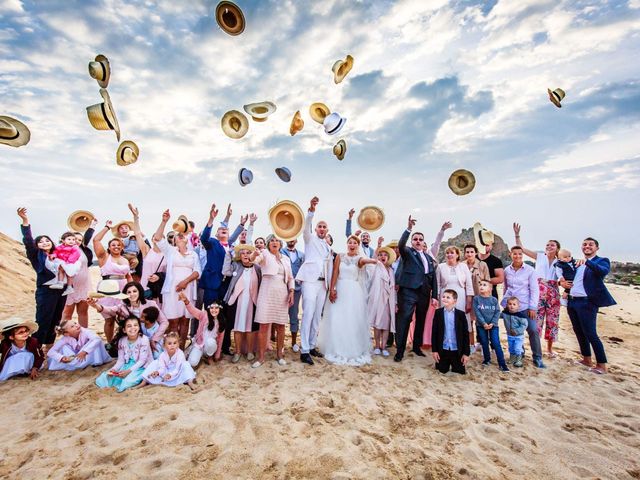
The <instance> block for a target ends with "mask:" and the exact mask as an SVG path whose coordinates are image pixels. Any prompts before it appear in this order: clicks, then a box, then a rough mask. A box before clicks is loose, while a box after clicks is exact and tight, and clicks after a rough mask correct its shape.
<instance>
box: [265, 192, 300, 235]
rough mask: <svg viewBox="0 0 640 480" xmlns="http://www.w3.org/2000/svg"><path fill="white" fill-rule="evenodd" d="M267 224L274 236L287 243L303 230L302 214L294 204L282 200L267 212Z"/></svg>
mask: <svg viewBox="0 0 640 480" xmlns="http://www.w3.org/2000/svg"><path fill="white" fill-rule="evenodd" d="M269 223H271V228H272V229H273V233H274V235H275V236H276V237H278V238H279V239H281V240H282V241H284V242H288V241H289V240H293V239H295V238H297V237H298V235H300V232H301V231H302V229H303V228H304V213H303V212H302V209H301V208H300V207H299V206H298V205H297V204H296V203H295V202H292V201H291V200H283V201H281V202H278V203H276V204H275V205H274V206H273V207H271V209H270V210H269Z"/></svg>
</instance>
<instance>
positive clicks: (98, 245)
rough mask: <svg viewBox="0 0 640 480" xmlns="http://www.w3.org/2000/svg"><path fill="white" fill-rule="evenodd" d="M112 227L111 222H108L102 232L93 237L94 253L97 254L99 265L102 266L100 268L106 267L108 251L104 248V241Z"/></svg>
mask: <svg viewBox="0 0 640 480" xmlns="http://www.w3.org/2000/svg"><path fill="white" fill-rule="evenodd" d="M111 225H112V223H111V220H107V222H106V223H105V224H104V227H102V230H100V231H99V232H98V233H97V234H96V236H95V237H93V251H94V252H95V254H96V257H98V263H99V264H100V266H102V265H104V262H105V261H106V259H107V251H106V250H105V249H104V247H103V246H102V239H103V238H104V236H105V235H106V234H107V232H108V231H109V230H111Z"/></svg>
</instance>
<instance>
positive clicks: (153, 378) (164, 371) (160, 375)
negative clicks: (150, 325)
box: [139, 332, 196, 390]
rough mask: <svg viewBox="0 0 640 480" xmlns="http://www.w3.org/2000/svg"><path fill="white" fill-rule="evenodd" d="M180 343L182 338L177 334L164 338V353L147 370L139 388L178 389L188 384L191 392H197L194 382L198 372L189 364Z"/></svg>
mask: <svg viewBox="0 0 640 480" xmlns="http://www.w3.org/2000/svg"><path fill="white" fill-rule="evenodd" d="M179 343H180V336H179V335H178V334H177V333H176V332H169V333H167V334H166V335H165V336H164V352H162V353H161V354H160V356H159V357H158V359H157V360H154V361H153V362H151V363H150V364H149V366H147V368H145V370H144V373H143V374H142V379H143V380H142V383H141V384H140V385H139V387H144V386H145V385H147V384H152V385H164V386H165V387H177V386H178V385H183V384H185V383H186V384H187V385H189V388H190V389H191V390H195V388H196V387H195V385H194V384H193V382H194V379H195V378H196V372H194V371H193V368H192V367H191V365H190V364H189V362H187V359H186V358H185V356H184V352H183V351H182V350H180V347H179Z"/></svg>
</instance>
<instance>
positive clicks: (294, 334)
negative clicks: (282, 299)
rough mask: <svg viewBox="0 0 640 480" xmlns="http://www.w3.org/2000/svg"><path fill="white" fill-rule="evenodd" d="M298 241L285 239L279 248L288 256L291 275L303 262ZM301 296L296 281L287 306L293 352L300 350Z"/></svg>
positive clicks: (302, 254) (299, 286) (300, 286)
mask: <svg viewBox="0 0 640 480" xmlns="http://www.w3.org/2000/svg"><path fill="white" fill-rule="evenodd" d="M297 243H298V240H297V239H295V238H294V239H293V240H289V241H287V246H286V247H285V248H283V249H281V250H280V253H282V254H283V255H286V256H287V257H289V260H291V272H292V273H293V277H294V278H295V276H296V275H297V274H298V270H300V267H301V266H302V264H303V263H304V252H301V251H300V250H298V249H297V248H296V244H297ZM301 296H302V285H300V282H298V281H296V286H295V289H294V291H293V305H291V306H290V307H289V329H290V331H291V348H292V349H293V351H294V352H296V353H298V352H300V346H299V345H298V343H297V339H298V323H299V322H298V310H299V308H300V297H301Z"/></svg>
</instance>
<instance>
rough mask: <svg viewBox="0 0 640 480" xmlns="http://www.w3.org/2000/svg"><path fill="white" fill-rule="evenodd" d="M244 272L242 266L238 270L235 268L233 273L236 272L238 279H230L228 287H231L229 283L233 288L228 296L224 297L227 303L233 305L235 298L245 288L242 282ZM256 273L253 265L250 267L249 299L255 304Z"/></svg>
mask: <svg viewBox="0 0 640 480" xmlns="http://www.w3.org/2000/svg"><path fill="white" fill-rule="evenodd" d="M243 272H244V267H241V268H239V269H238V270H235V271H234V272H233V273H234V275H235V274H238V275H239V278H238V280H236V281H235V282H234V281H233V280H231V284H230V285H229V288H231V285H233V290H232V291H231V294H230V295H229V294H228V295H229V298H228V299H226V303H227V305H233V304H234V303H235V301H236V299H237V298H238V297H239V296H240V294H241V293H242V292H243V291H244V289H245V288H246V285H245V284H244V278H243V275H242V273H243ZM258 283H259V281H258V273H257V272H256V270H255V268H254V267H251V286H250V288H251V291H250V294H251V301H252V302H253V304H254V305H256V304H257V303H258Z"/></svg>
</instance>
